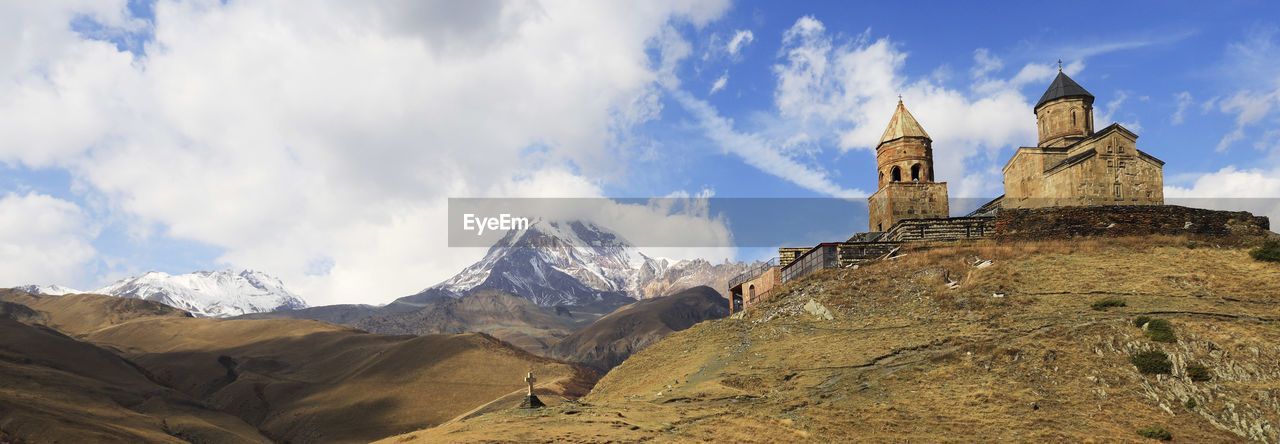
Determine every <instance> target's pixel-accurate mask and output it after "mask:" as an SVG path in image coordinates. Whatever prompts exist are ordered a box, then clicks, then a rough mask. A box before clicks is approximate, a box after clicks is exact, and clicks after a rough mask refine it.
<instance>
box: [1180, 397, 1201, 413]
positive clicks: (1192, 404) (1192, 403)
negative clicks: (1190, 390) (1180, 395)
mask: <svg viewBox="0 0 1280 444" xmlns="http://www.w3.org/2000/svg"><path fill="white" fill-rule="evenodd" d="M1182 405H1183V406H1185V407H1186V408H1187V410H1195V408H1196V406H1199V405H1200V403H1198V402H1196V398H1187V402H1184V403H1182Z"/></svg>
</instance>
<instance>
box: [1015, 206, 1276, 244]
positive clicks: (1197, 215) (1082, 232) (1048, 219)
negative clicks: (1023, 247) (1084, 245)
mask: <svg viewBox="0 0 1280 444" xmlns="http://www.w3.org/2000/svg"><path fill="white" fill-rule="evenodd" d="M994 225H995V230H994V231H995V235H996V237H997V238H999V239H1029V240H1034V239H1065V238H1070V237H1076V236H1102V237H1121V236H1146V235H1152V234H1164V235H1182V234H1196V235H1206V236H1215V237H1225V236H1232V235H1239V236H1252V235H1259V234H1263V233H1265V232H1266V231H1267V230H1270V229H1271V222H1270V220H1268V219H1267V218H1266V217H1262V216H1254V215H1253V214H1250V213H1248V212H1244V211H1217V210H1205V209H1200V208H1188V207H1182V206H1177V205H1152V206H1137V205H1115V206H1092V207H1055V208H1035V209H1008V208H1006V209H1002V210H1000V213H999V214H998V215H997V216H996V218H995V224H994Z"/></svg>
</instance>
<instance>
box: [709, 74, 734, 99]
mask: <svg viewBox="0 0 1280 444" xmlns="http://www.w3.org/2000/svg"><path fill="white" fill-rule="evenodd" d="M727 83H729V72H728V71H725V73H724V74H722V75H721V76H720V78H718V79H716V81H715V82H714V83H712V84H711V91H707V95H708V96H709V95H712V94H715V93H716V91H719V90H722V89H724V86H725V84H727Z"/></svg>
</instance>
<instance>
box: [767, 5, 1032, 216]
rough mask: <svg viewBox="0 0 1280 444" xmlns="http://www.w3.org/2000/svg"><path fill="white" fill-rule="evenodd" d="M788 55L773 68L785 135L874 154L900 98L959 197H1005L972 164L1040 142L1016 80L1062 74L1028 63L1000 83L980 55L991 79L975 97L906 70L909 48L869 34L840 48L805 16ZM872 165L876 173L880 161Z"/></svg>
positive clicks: (993, 179)
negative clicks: (805, 136) (971, 161)
mask: <svg viewBox="0 0 1280 444" xmlns="http://www.w3.org/2000/svg"><path fill="white" fill-rule="evenodd" d="M780 57H781V58H782V60H781V61H780V63H778V64H776V65H775V66H774V72H775V75H776V76H777V79H778V86H777V89H776V91H775V94H774V103H775V106H776V107H777V112H778V114H779V116H780V117H781V119H776V120H777V121H779V122H780V123H779V124H778V125H781V126H784V127H785V128H784V130H781V131H778V132H779V133H783V134H782V137H783V138H784V139H785V138H789V137H791V136H792V135H794V134H795V133H797V132H803V133H805V134H808V135H809V136H810V137H815V136H814V135H817V136H816V137H822V138H826V139H827V140H825V141H824V142H826V143H832V144H833V145H835V146H836V147H838V148H839V149H840V150H841V151H849V150H855V149H858V150H868V151H870V150H874V148H875V145H876V144H877V143H878V142H879V138H880V136H881V134H882V133H883V132H884V128H885V125H887V124H888V122H889V118H890V117H891V115H892V112H893V109H894V106H895V105H896V103H897V95H898V94H901V95H902V96H903V100H904V102H905V103H906V106H907V108H908V110H910V111H911V113H912V114H913V115H914V116H915V117H916V119H917V120H919V121H920V124H921V125H923V126H924V128H925V130H926V131H928V132H929V135H930V136H932V137H933V139H934V141H933V146H934V155H935V158H936V161H935V165H936V169H937V171H938V172H937V176H938V178H939V179H940V180H946V181H950V182H951V183H952V184H953V185H952V189H951V190H950V193H951V195H953V196H958V197H975V196H988V195H994V194H999V191H1000V190H999V188H1000V178H999V176H998V174H995V173H993V172H991V171H972V170H970V169H967V168H966V166H965V160H966V159H970V158H973V157H975V156H980V155H985V156H986V157H988V158H992V159H993V158H995V156H996V154H998V153H999V151H1000V150H1001V149H1002V148H1005V147H1008V146H1011V145H1018V144H1030V143H1033V142H1034V141H1035V140H1036V139H1035V138H1036V131H1035V120H1034V115H1033V114H1032V112H1031V104H1030V103H1028V100H1027V98H1026V97H1024V96H1023V95H1022V94H1021V93H1020V92H1019V91H1018V88H1017V86H1019V85H1021V84H1023V83H1026V82H1031V81H1037V80H1041V79H1043V80H1044V81H1047V76H1051V75H1052V74H1053V73H1054V72H1056V71H1046V70H1045V69H1044V67H1040V66H1037V65H1028V66H1026V67H1024V68H1023V69H1022V70H1020V71H1019V73H1018V74H1017V75H1016V76H1015V77H1014V78H1012V79H1009V80H991V79H988V78H986V77H985V74H987V73H990V72H994V70H993V69H992V66H993V64H994V63H995V60H996V58H995V57H994V56H991V55H990V54H989V53H987V54H986V55H982V54H981V52H979V53H975V59H976V60H977V62H976V63H978V65H979V66H977V67H975V69H974V71H973V72H975V73H978V72H981V73H982V74H983V75H982V76H980V77H979V78H977V79H975V81H974V82H975V83H974V88H973V95H972V96H967V95H965V94H963V93H961V92H960V91H956V90H952V89H948V88H946V87H944V86H941V85H939V84H938V83H936V81H935V80H934V79H932V78H928V77H925V78H919V79H910V78H908V77H907V76H906V75H904V74H902V72H901V71H902V68H903V66H904V64H905V63H906V58H907V54H906V53H905V52H903V51H901V50H899V49H898V48H897V47H896V46H895V44H894V43H893V42H891V41H890V40H889V39H888V38H881V39H875V40H873V39H871V37H870V35H869V33H864V34H862V35H860V36H857V37H856V38H855V39H854V40H853V41H851V42H847V43H841V44H838V45H837V44H836V42H835V41H834V38H833V37H832V36H831V35H829V34H828V33H827V32H826V29H825V27H824V26H823V25H822V23H821V22H819V21H818V20H816V19H814V18H813V17H802V18H801V19H799V20H797V21H796V23H795V24H794V25H793V26H792V27H791V28H790V29H789V30H787V31H786V32H785V33H784V34H783V47H782V50H781V54H780ZM828 135H830V136H828ZM867 168H868V174H870V173H871V172H873V171H872V170H873V169H874V167H872V166H868V167H867ZM970 175H979V176H980V177H978V178H969V177H967V176H970Z"/></svg>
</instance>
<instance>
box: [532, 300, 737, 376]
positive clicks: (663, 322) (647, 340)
mask: <svg viewBox="0 0 1280 444" xmlns="http://www.w3.org/2000/svg"><path fill="white" fill-rule="evenodd" d="M728 315H729V304H728V301H726V300H725V298H724V297H721V296H720V293H718V292H716V291H715V290H714V289H712V288H711V287H707V286H705V285H704V286H699V287H694V288H689V289H685V290H682V291H679V292H677V293H675V294H673V295H670V296H661V297H655V298H649V299H645V300H642V301H639V302H635V303H632V304H628V305H625V306H623V307H621V308H618V310H617V311H615V312H613V313H610V314H608V315H606V316H604V317H602V318H600V319H599V320H597V321H596V322H593V323H592V324H591V325H588V326H587V327H584V328H583V329H581V330H578V331H576V332H574V333H573V334H572V335H569V336H568V337H566V338H564V339H562V340H560V342H557V343H556V344H555V346H554V347H552V349H551V350H550V352H551V356H553V357H555V358H558V359H563V360H566V361H569V362H577V363H580V364H583V365H586V366H588V367H591V368H592V369H595V370H597V371H599V372H601V373H605V372H608V371H609V369H611V368H613V367H614V366H616V365H618V364H621V363H622V361H624V360H626V359H627V357H628V356H631V354H633V353H635V352H637V351H640V350H642V349H644V348H645V347H648V346H649V345H650V344H653V343H655V342H658V341H659V340H661V339H662V338H663V337H664V336H666V335H668V334H670V333H672V332H675V331H680V330H684V329H686V328H689V327H691V326H693V325H694V324H697V323H699V322H702V321H705V320H708V319H718V318H723V317H725V316H728Z"/></svg>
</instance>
